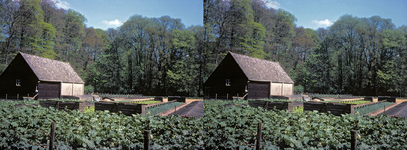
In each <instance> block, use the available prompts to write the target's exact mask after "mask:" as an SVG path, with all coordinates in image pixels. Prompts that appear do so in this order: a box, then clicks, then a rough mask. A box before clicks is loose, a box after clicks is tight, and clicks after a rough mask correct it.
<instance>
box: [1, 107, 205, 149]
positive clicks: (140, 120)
mask: <svg viewBox="0 0 407 150" xmlns="http://www.w3.org/2000/svg"><path fill="white" fill-rule="evenodd" d="M18 103H21V102H12V101H0V116H1V117H0V122H1V125H0V135H1V138H0V149H43V148H45V147H44V146H45V145H47V142H49V141H48V140H49V139H48V136H49V133H50V126H51V122H56V133H55V134H56V143H57V146H58V148H62V149H76V148H85V149H129V148H130V149H132V148H135V147H136V146H138V147H143V131H144V130H151V134H152V139H151V143H152V144H151V145H152V147H153V148H167V149H181V148H186V149H202V148H203V124H202V121H201V120H200V119H194V118H190V119H187V118H183V117H178V116H169V117H161V116H152V115H133V116H125V115H122V114H116V113H110V112H108V111H97V112H94V113H80V112H79V111H76V110H75V111H71V110H65V111H58V110H56V109H54V108H43V107H41V106H34V107H16V106H15V105H16V104H18ZM26 103H29V102H26ZM33 103H35V102H33ZM47 149H48V148H47Z"/></svg>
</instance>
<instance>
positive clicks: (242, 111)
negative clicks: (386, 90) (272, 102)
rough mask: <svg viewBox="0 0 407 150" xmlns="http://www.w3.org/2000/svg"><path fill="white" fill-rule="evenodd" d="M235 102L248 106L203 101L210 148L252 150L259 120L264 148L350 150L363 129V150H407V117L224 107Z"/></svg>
mask: <svg viewBox="0 0 407 150" xmlns="http://www.w3.org/2000/svg"><path fill="white" fill-rule="evenodd" d="M235 102H237V103H238V104H242V103H244V102H242V101H204V103H205V104H204V105H205V108H204V116H205V117H204V120H203V121H204V130H205V138H204V140H205V144H206V145H205V148H207V149H251V148H252V147H251V145H253V144H254V143H255V139H256V138H255V137H256V135H257V124H258V122H262V123H263V128H262V129H263V131H262V145H261V146H262V149H286V148H289V149H305V148H306V149H350V146H351V143H350V138H351V136H350V135H351V134H350V131H351V130H358V136H357V139H358V148H360V149H406V148H407V140H406V139H407V138H406V137H407V120H405V119H396V118H392V117H388V116H378V117H366V116H362V115H342V116H334V115H332V114H329V113H319V112H317V111H312V112H311V111H307V112H303V113H289V112H288V111H285V110H284V111H279V110H275V111H267V110H265V109H263V108H252V107H249V106H244V105H243V106H242V105H240V107H225V105H228V104H230V103H235Z"/></svg>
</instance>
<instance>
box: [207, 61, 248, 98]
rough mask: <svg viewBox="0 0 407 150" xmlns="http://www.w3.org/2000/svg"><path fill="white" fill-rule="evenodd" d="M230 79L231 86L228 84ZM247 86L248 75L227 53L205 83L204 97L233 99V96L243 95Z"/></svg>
mask: <svg viewBox="0 0 407 150" xmlns="http://www.w3.org/2000/svg"><path fill="white" fill-rule="evenodd" d="M226 79H230V86H226ZM246 86H247V77H246V75H245V74H244V73H243V71H242V69H240V67H239V65H238V64H237V63H236V61H235V60H234V59H233V58H232V56H231V55H227V57H225V59H223V60H222V62H221V63H220V64H219V66H218V67H217V68H216V69H215V71H214V72H213V73H212V74H211V76H210V77H209V78H208V80H207V81H206V82H205V84H204V98H205V99H209V98H212V99H214V98H215V97H216V95H217V99H226V98H228V99H232V96H237V95H239V96H243V95H244V94H245V88H246Z"/></svg>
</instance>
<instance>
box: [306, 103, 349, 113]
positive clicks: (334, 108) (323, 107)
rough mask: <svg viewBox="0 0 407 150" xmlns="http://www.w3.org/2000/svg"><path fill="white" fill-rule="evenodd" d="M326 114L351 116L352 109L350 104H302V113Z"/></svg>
mask: <svg viewBox="0 0 407 150" xmlns="http://www.w3.org/2000/svg"><path fill="white" fill-rule="evenodd" d="M314 110H317V111H318V112H323V113H328V112H330V113H331V114H333V115H336V116H340V115H341V114H353V112H354V108H353V106H352V104H341V103H320V102H304V111H314Z"/></svg>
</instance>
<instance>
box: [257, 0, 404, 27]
mask: <svg viewBox="0 0 407 150" xmlns="http://www.w3.org/2000/svg"><path fill="white" fill-rule="evenodd" d="M263 1H265V2H266V5H267V6H268V7H271V8H274V9H279V8H281V9H283V10H285V11H288V12H290V13H291V14H293V15H294V16H295V17H296V18H297V22H295V23H296V25H297V26H303V27H304V28H311V29H317V28H319V27H322V28H326V27H328V26H330V25H332V24H333V23H334V22H335V21H336V20H338V19H339V18H340V17H341V16H343V15H345V14H348V15H352V16H356V17H359V18H362V17H363V18H370V17H372V16H375V15H378V16H380V17H381V18H385V19H387V18H390V19H391V20H392V22H393V23H394V24H395V25H396V27H399V26H401V25H406V26H407V0H263Z"/></svg>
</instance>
